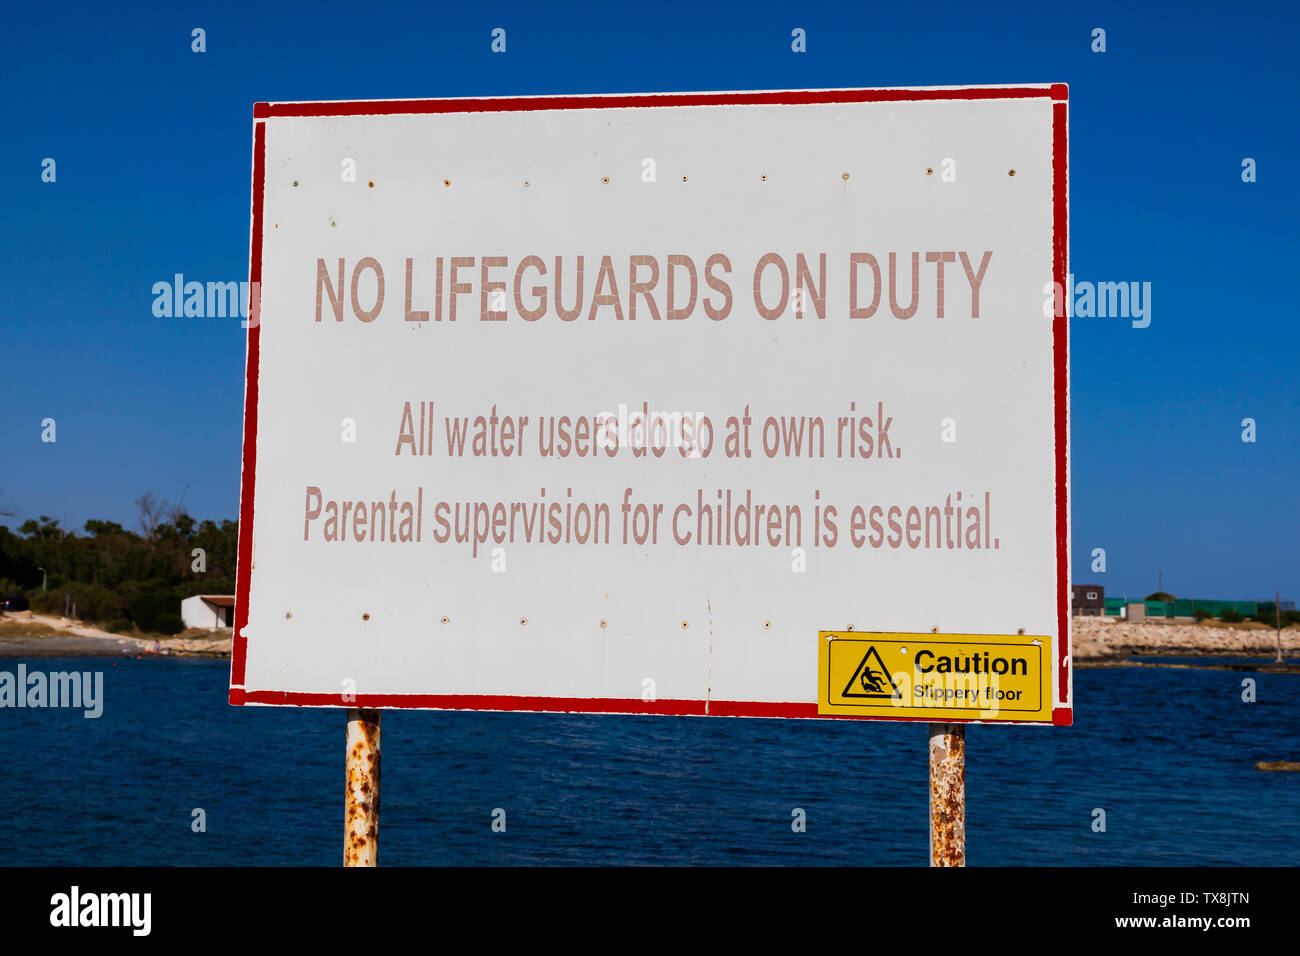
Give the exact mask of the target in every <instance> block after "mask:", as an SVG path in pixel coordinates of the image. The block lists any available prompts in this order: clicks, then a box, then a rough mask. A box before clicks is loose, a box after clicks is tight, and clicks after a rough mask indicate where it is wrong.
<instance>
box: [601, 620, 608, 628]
mask: <svg viewBox="0 0 1300 956" xmlns="http://www.w3.org/2000/svg"><path fill="white" fill-rule="evenodd" d="M600 626H601V627H609V622H608V621H601V622H600Z"/></svg>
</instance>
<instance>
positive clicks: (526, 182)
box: [524, 179, 532, 186]
mask: <svg viewBox="0 0 1300 956" xmlns="http://www.w3.org/2000/svg"><path fill="white" fill-rule="evenodd" d="M524 185H525V186H531V185H532V183H530V182H529V181H528V180H526V179H525V180H524Z"/></svg>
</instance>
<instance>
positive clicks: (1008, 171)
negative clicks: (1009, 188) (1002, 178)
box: [1007, 169, 1016, 176]
mask: <svg viewBox="0 0 1300 956" xmlns="http://www.w3.org/2000/svg"><path fill="white" fill-rule="evenodd" d="M1015 174H1016V171H1015V170H1014V169H1008V170H1007V175H1008V176H1014V175H1015Z"/></svg>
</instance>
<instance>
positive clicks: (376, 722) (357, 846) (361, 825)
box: [343, 709, 383, 866]
mask: <svg viewBox="0 0 1300 956" xmlns="http://www.w3.org/2000/svg"><path fill="white" fill-rule="evenodd" d="M382 718H383V711H381V710H355V709H350V710H349V711H348V750H347V783H346V797H345V803H346V810H345V813H344V820H343V865H344V866H375V865H376V864H377V863H378V859H379V726H380V721H381V719H382Z"/></svg>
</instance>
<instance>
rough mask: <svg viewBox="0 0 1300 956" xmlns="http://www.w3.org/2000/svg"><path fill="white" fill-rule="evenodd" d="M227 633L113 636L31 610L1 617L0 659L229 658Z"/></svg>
mask: <svg viewBox="0 0 1300 956" xmlns="http://www.w3.org/2000/svg"><path fill="white" fill-rule="evenodd" d="M231 641H232V635H231V632H230V631H211V632H206V631H198V632H195V631H186V632H184V633H183V634H178V635H176V636H175V637H167V638H159V639H158V640H157V642H156V647H155V641H154V639H152V638H143V637H133V636H129V635H125V634H112V633H110V632H109V631H105V630H102V629H100V628H98V627H95V626H94V625H93V624H87V623H85V622H84V621H70V620H68V619H67V618H65V617H58V616H55V615H50V614H35V613H33V612H31V611H20V612H18V613H8V614H0V657H121V656H123V655H131V656H135V655H137V654H139V655H143V656H153V655H155V654H157V655H159V656H162V657H229V656H230V646H231Z"/></svg>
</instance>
